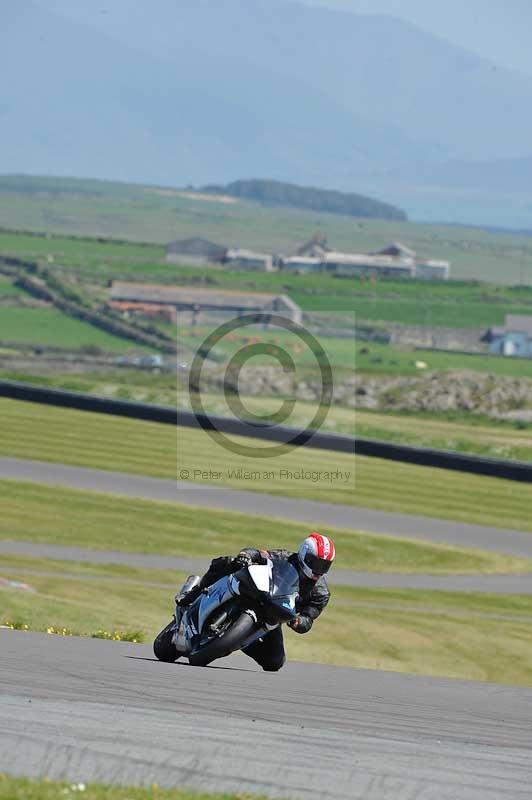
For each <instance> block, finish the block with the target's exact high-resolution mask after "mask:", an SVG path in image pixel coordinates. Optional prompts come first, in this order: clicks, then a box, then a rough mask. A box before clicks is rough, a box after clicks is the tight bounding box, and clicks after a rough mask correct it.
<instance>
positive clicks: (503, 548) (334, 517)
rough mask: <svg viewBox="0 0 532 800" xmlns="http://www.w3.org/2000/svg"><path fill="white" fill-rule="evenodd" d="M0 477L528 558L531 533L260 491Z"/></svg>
mask: <svg viewBox="0 0 532 800" xmlns="http://www.w3.org/2000/svg"><path fill="white" fill-rule="evenodd" d="M2 478H12V479H16V480H21V481H34V482H38V483H44V484H48V485H51V486H64V487H68V488H71V489H88V490H91V491H96V492H108V493H112V494H117V495H123V496H127V497H137V498H145V499H148V500H162V501H165V502H173V503H184V504H186V505H192V506H198V507H199V508H203V509H205V508H209V509H219V510H224V511H239V512H242V513H245V514H251V515H254V516H264V517H268V518H270V519H271V518H279V519H287V520H294V521H297V522H304V523H306V524H308V525H315V526H323V527H326V526H331V527H336V528H346V529H351V530H358V531H368V532H371V533H378V534H383V535H387V536H400V537H408V538H411V539H420V540H423V541H431V542H444V543H447V544H451V545H456V546H461V547H475V548H479V549H481V550H490V551H492V552H501V553H507V554H508V555H513V556H521V557H523V558H532V532H530V533H527V532H521V531H514V530H503V529H499V528H492V527H488V526H481V525H468V524H466V523H463V522H454V521H447V520H440V519H434V518H432V517H416V516H412V515H409V514H399V513H389V512H385V511H376V510H374V509H368V508H360V507H358V506H345V505H336V504H332V503H319V502H315V501H312V500H302V499H297V498H291V497H280V496H275V497H272V496H271V495H267V494H261V493H260V492H250V491H241V490H237V489H225V488H221V487H218V486H209V485H206V484H205V485H200V484H194V483H188V482H182V481H172V480H163V479H160V478H149V477H144V476H141V475H127V474H123V473H118V472H107V471H105V470H96V469H88V468H86V467H75V466H70V465H64V464H53V463H48V462H40V461H25V460H21V459H16V458H0V479H2Z"/></svg>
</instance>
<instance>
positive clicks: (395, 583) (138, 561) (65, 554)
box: [0, 541, 532, 595]
mask: <svg viewBox="0 0 532 800" xmlns="http://www.w3.org/2000/svg"><path fill="white" fill-rule="evenodd" d="M1 554H4V555H11V556H31V557H33V558H53V559H58V560H61V561H78V562H82V563H85V564H124V565H126V566H130V567H138V568H140V569H147V570H149V569H169V570H172V569H175V570H176V571H177V572H189V573H194V574H196V573H197V574H198V575H202V574H203V573H204V572H205V571H206V570H207V567H208V566H209V561H208V559H204V558H177V557H175V556H159V555H151V554H149V555H148V554H146V553H121V552H118V551H109V550H88V549H85V548H83V547H65V546H63V545H55V544H42V543H39V542H11V541H0V555H1ZM0 572H6V573H8V574H12V573H14V572H15V570H14V569H13V568H7V567H6V568H3V567H1V562H0ZM24 572H26V570H24ZM28 574H31V570H30V571H28ZM327 580H328V582H329V583H330V584H331V585H332V586H358V587H366V588H381V589H439V590H442V591H448V592H490V593H493V594H522V595H530V594H532V574H531V575H528V574H527V575H422V574H411V575H408V574H405V573H393V572H388V573H385V572H380V573H376V572H353V571H350V570H342V569H334V570H332V572H331V573H330V575H328V576H327Z"/></svg>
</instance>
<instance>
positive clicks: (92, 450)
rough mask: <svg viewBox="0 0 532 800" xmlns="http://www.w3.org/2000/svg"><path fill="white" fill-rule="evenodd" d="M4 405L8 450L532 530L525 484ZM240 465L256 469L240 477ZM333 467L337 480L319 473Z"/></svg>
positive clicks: (1, 442)
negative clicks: (243, 450) (222, 442)
mask: <svg viewBox="0 0 532 800" xmlns="http://www.w3.org/2000/svg"><path fill="white" fill-rule="evenodd" d="M0 413H1V414H2V420H3V430H2V438H1V439H0V455H4V456H13V457H17V458H29V459H37V460H40V461H51V462H56V463H64V464H73V465H79V466H84V467H95V468H99V469H106V470H115V471H119V472H126V473H131V474H137V475H150V476H153V477H159V478H170V479H174V478H176V477H177V476H178V475H179V474H180V473H181V470H188V472H189V478H190V479H191V480H192V481H194V482H199V483H211V484H214V485H216V486H227V487H234V488H238V489H246V490H250V491H257V492H266V493H268V494H274V495H275V494H278V495H284V496H289V497H299V498H306V499H313V500H323V501H325V502H329V503H343V504H349V505H353V506H357V505H358V506H366V507H368V508H376V509H380V510H383V511H398V512H403V513H407V514H408V513H410V514H416V515H422V516H429V517H438V518H441V519H449V520H457V521H462V522H469V523H477V524H480V525H490V526H499V527H501V528H513V529H516V530H526V531H531V530H532V518H531V515H530V508H532V486H531V485H527V484H520V483H516V482H512V481H505V480H500V479H498V478H487V477H483V476H477V475H467V474H461V473H458V472H451V471H447V470H442V469H431V468H429V467H418V466H413V465H410V464H399V463H393V462H390V461H384V460H381V459H377V458H365V457H362V456H357V457H356V458H353V457H351V456H348V455H345V454H342V453H339V454H335V453H330V452H327V451H323V450H322V451H319V450H313V449H311V448H308V447H304V448H299V449H296V450H294V451H292V452H290V453H287V454H284V455H281V456H279V457H277V458H274V459H260V458H255V457H242V456H238V455H235V454H233V453H228V452H227V451H226V450H225V449H224V448H222V447H221V446H220V447H216V446H214V444H213V441H212V439H211V438H210V437H209V436H208V435H207V434H206V433H205V432H203V431H194V430H188V429H186V428H178V429H177V431H176V430H175V429H173V428H172V427H171V426H167V425H158V424H156V423H150V422H143V421H138V420H128V419H125V418H117V417H110V416H105V415H102V414H92V413H88V412H82V411H73V410H70V409H60V408H52V407H46V406H43V405H38V404H32V403H24V402H20V401H15V400H6V399H2V400H0ZM235 440H237V441H238V439H237V437H235ZM239 441H240V442H242V443H244V444H245V445H246V446H248V447H249V446H250V443H252V444H257V447H262V446H264V444H265V443H264V442H262V443H261V442H256V443H255V441H254V440H250V439H247V440H242V439H240V440H239ZM265 461H267V462H271V463H270V464H266V465H265V464H264V462H265ZM239 469H243V470H245V471H249V472H253V473H255V472H257V471H258V472H259V475H258V477H256V478H254V477H251V478H249V479H248V478H246V477H245V474H243V475H242V476H241V477H239V476H238V470H239ZM283 470H284V471H283ZM338 470H339V471H341V472H342V473H343V476H344V477H343V478H341V479H338V480H334V481H331V480H326V479H323V478H319V477H318V479H316V474H317V473H318V472H320V471H321V472H322V473H323V472H327V471H329V472H335V471H338ZM209 471H211V474H209ZM212 471H214V472H216V473H219V474H218V475H217V476H213V475H212ZM265 473H268V474H266V475H265ZM185 474H186V473H183V475H185ZM346 475H348V476H349V477H347V479H346V477H345V476H346ZM301 476H302V477H301ZM354 514H355V517H354V519H355V521H356V512H354Z"/></svg>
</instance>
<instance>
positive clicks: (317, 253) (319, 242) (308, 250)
mask: <svg viewBox="0 0 532 800" xmlns="http://www.w3.org/2000/svg"><path fill="white" fill-rule="evenodd" d="M330 250H331V248H330V247H329V246H328V244H327V237H326V236H321V235H320V234H317V235H316V236H314V237H313V238H312V239H311V240H310V241H309V242H306V244H304V245H302V247H300V248H299V250H297V251H296V254H295V255H296V256H304V257H307V258H317V259H323V258H324V257H325V255H326V254H327V253H329V252H330Z"/></svg>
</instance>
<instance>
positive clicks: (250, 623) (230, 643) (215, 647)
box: [188, 612, 255, 667]
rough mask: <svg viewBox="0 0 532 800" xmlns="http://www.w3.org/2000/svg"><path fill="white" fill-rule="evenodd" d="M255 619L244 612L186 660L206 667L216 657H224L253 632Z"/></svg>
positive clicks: (195, 665)
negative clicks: (217, 636) (227, 627)
mask: <svg viewBox="0 0 532 800" xmlns="http://www.w3.org/2000/svg"><path fill="white" fill-rule="evenodd" d="M254 627H255V620H254V619H253V617H251V615H250V614H247V613H246V612H244V613H243V614H241V615H240V616H239V617H238V619H237V620H236V621H235V622H234V623H233V625H231V627H230V628H229V629H228V630H227V631H226V632H225V633H224V634H223V635H222V636H220V637H219V638H217V639H214V640H213V641H212V642H209V644H207V645H205V647H203V648H202V649H201V650H200V651H199V653H194V655H191V656H189V658H188V660H189V662H190V664H192V666H193V667H206V666H207V664H210V663H211V661H215V660H216V659H217V658H224V657H225V656H228V655H229V654H230V653H233V652H234V651H235V650H240V648H241V646H242V644H243V642H245V640H246V639H247V637H248V636H249V635H250V634H251V633H253V629H254Z"/></svg>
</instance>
